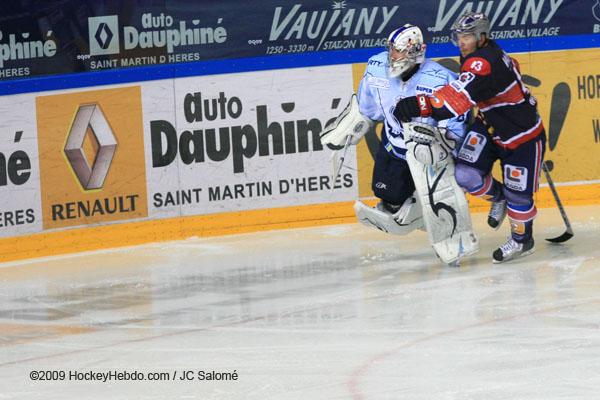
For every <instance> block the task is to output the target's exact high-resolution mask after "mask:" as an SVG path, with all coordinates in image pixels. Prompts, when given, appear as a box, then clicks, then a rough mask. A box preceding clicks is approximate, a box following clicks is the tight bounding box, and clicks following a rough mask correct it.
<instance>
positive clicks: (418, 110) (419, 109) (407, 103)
mask: <svg viewBox="0 0 600 400" xmlns="http://www.w3.org/2000/svg"><path fill="white" fill-rule="evenodd" d="M430 115H431V101H430V99H429V97H427V96H423V95H417V96H411V97H406V98H404V99H402V100H400V101H399V102H398V104H396V109H395V110H394V116H395V117H396V119H398V121H402V122H410V121H411V119H413V118H416V117H429V116H430Z"/></svg>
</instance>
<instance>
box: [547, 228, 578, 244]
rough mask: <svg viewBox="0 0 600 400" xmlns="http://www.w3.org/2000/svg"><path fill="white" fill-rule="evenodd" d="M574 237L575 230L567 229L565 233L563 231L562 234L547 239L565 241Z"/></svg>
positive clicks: (552, 241)
mask: <svg viewBox="0 0 600 400" xmlns="http://www.w3.org/2000/svg"><path fill="white" fill-rule="evenodd" d="M572 237H573V232H572V231H570V230H568V229H567V230H566V231H565V233H563V234H562V235H560V236H557V237H555V238H551V239H546V240H547V241H549V242H550V243H564V242H566V241H567V240H569V239H571V238H572Z"/></svg>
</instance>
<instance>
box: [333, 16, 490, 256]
mask: <svg viewBox="0 0 600 400" xmlns="http://www.w3.org/2000/svg"><path fill="white" fill-rule="evenodd" d="M425 47H426V45H425V43H424V42H423V35H422V32H421V30H420V29H419V28H418V27H416V26H413V25H410V24H406V25H404V26H403V27H401V28H399V29H396V30H394V31H393V32H392V33H391V34H390V36H389V38H388V50H387V51H385V52H381V53H379V54H377V55H375V56H373V57H371V58H370V59H369V61H368V63H367V69H366V71H365V74H364V76H363V78H362V80H361V82H360V85H359V88H358V95H357V96H356V95H352V98H351V100H350V102H349V104H348V106H347V107H346V109H345V110H344V111H343V112H342V113H341V114H340V115H339V116H338V118H337V119H336V120H335V121H334V122H333V123H332V124H330V125H328V126H326V127H325V129H324V130H323V133H322V134H321V142H322V143H323V144H332V145H337V146H342V145H345V146H346V147H347V146H349V145H356V144H358V142H359V141H360V139H361V138H362V137H363V136H364V135H365V134H366V133H367V132H368V131H369V130H370V129H371V128H372V127H373V125H374V124H375V121H382V122H383V125H384V126H383V133H382V135H381V136H382V137H381V145H380V147H379V149H378V151H377V155H376V157H375V166H374V169H373V180H372V189H373V192H374V193H375V196H377V197H378V198H379V199H380V200H381V201H380V202H379V204H377V206H376V207H375V208H372V207H369V206H367V205H366V204H364V203H362V202H361V201H357V202H356V203H355V205H354V210H355V212H356V216H357V218H358V220H359V222H360V223H362V224H364V225H366V226H369V227H372V228H376V229H379V230H382V231H384V232H388V233H391V234H397V235H405V234H407V233H409V232H412V231H413V230H415V229H425V230H427V232H428V236H429V240H430V242H431V244H432V246H433V248H434V250H435V252H436V254H437V255H438V256H439V257H440V259H441V260H442V261H443V262H445V263H447V264H454V263H457V262H458V260H459V259H460V258H462V257H464V256H467V255H470V254H473V253H475V252H476V251H477V250H479V243H478V241H477V238H476V236H475V235H474V234H473V231H472V225H471V218H470V215H469V210H468V206H467V201H466V199H465V196H464V193H463V191H462V189H460V187H459V186H458V185H457V183H456V180H455V179H454V161H453V150H454V148H455V147H457V145H460V142H461V141H462V139H463V138H464V136H465V133H466V132H465V130H466V128H465V126H466V125H465V116H460V117H458V118H454V119H450V120H446V121H441V122H439V123H438V122H437V121H435V120H433V119H429V118H427V119H424V118H419V120H418V121H416V120H415V121H414V122H411V123H404V124H402V123H401V122H400V121H398V120H397V119H396V118H395V117H394V114H393V113H394V110H395V106H396V103H397V102H398V101H399V100H400V99H402V98H405V97H407V96H414V95H416V94H431V93H433V91H435V90H436V89H437V88H440V87H443V86H444V85H446V84H447V83H448V82H450V81H452V80H454V79H455V78H456V76H455V75H454V74H453V73H452V72H451V71H449V70H448V69H446V68H444V67H442V66H441V65H439V64H438V63H436V62H434V61H430V60H426V59H425Z"/></svg>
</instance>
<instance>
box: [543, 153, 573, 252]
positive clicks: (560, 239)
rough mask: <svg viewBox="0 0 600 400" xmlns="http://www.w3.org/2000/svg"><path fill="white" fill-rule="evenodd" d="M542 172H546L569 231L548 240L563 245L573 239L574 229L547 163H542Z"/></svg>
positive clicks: (547, 179)
mask: <svg viewBox="0 0 600 400" xmlns="http://www.w3.org/2000/svg"><path fill="white" fill-rule="evenodd" d="M542 170H544V175H545V176H546V181H548V186H550V190H551V191H552V195H553V196H554V200H555V201H556V205H557V206H558V211H560V216H561V217H562V219H563V222H564V223H565V225H566V227H567V230H566V231H565V232H564V233H563V234H562V235H560V236H558V237H555V238H551V239H546V240H547V241H549V242H551V243H563V242H566V241H567V240H569V239H571V238H572V237H573V229H572V228H571V223H570V222H569V217H567V213H566V212H565V209H564V207H563V205H562V203H561V201H560V197H558V192H557V191H556V187H555V186H554V182H553V181H552V178H551V177H550V171H549V170H548V166H547V165H546V161H544V162H542Z"/></svg>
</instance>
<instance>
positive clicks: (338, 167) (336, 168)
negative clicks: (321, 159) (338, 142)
mask: <svg viewBox="0 0 600 400" xmlns="http://www.w3.org/2000/svg"><path fill="white" fill-rule="evenodd" d="M351 140H352V135H348V136H346V144H344V148H343V149H342V150H341V151H342V155H341V156H340V157H339V158H338V157H337V155H338V154H339V153H338V152H339V150H338V152H336V153H335V154H334V158H333V181H332V182H331V190H332V191H333V187H334V186H335V181H336V180H337V178H338V176H340V172H341V171H342V167H343V166H344V159H345V158H346V153H347V152H348V147H350V141H351Z"/></svg>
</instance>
